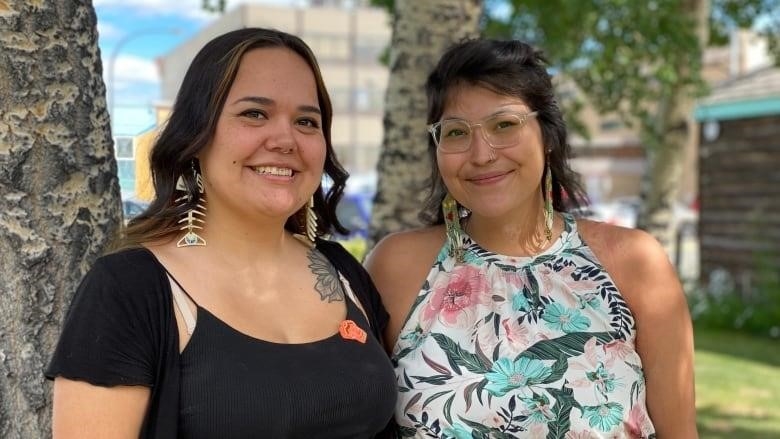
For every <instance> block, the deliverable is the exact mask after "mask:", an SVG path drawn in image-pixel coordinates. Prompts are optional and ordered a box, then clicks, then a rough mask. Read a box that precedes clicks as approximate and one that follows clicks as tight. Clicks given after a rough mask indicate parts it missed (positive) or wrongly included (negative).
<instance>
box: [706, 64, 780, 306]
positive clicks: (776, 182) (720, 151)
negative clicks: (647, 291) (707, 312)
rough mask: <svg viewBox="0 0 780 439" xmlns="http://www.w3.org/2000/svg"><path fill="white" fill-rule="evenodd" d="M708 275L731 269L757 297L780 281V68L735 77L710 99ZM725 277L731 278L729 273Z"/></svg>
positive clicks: (742, 288) (737, 282) (740, 286)
mask: <svg viewBox="0 0 780 439" xmlns="http://www.w3.org/2000/svg"><path fill="white" fill-rule="evenodd" d="M695 115H696V119H697V120H698V121H699V122H700V123H701V145H700V150H699V153H700V157H699V172H700V185H699V186H700V188H699V191H700V203H701V204H700V214H699V237H700V246H701V252H700V254H701V280H702V281H703V282H704V283H705V284H707V283H710V281H713V282H717V281H718V278H717V277H715V273H723V272H725V273H728V274H729V276H728V277H729V278H730V279H731V280H732V281H733V287H734V288H735V289H736V290H737V291H739V292H741V293H743V294H751V293H754V292H756V289H757V288H759V287H761V285H760V284H761V283H762V282H764V283H767V282H774V284H775V285H778V284H780V270H779V269H778V267H780V171H778V169H780V68H777V67H771V66H770V67H765V68H762V69H759V70H757V71H753V72H750V73H747V74H743V75H740V76H737V77H736V78H732V79H730V80H728V81H726V82H724V83H722V84H720V85H719V86H718V87H715V88H714V89H713V91H712V93H711V94H710V95H709V96H708V97H706V98H704V99H702V100H701V101H700V102H699V103H698V106H697V108H696V113H695ZM719 281H721V282H722V281H723V279H722V276H721V278H720V279H719Z"/></svg>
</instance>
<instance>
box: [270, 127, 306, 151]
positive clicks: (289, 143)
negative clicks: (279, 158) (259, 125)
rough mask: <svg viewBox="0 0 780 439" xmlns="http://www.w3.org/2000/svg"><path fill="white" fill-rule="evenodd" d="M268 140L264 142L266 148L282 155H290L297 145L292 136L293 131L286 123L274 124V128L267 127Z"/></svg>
mask: <svg viewBox="0 0 780 439" xmlns="http://www.w3.org/2000/svg"><path fill="white" fill-rule="evenodd" d="M268 130H269V132H268V138H267V139H266V141H265V145H266V148H267V149H268V150H269V151H274V152H279V153H282V154H290V153H292V152H293V151H295V148H296V147H297V146H298V144H297V143H296V141H295V136H293V129H292V127H291V126H290V124H289V123H287V122H281V121H280V123H277V124H274V126H268Z"/></svg>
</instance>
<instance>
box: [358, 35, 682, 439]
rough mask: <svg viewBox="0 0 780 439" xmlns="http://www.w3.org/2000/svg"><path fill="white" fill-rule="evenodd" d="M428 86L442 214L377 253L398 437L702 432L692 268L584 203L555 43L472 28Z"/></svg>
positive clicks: (374, 260) (436, 198)
mask: <svg viewBox="0 0 780 439" xmlns="http://www.w3.org/2000/svg"><path fill="white" fill-rule="evenodd" d="M426 89H427V94H428V109H429V111H428V122H429V123H430V125H429V132H430V134H431V137H430V142H429V144H430V151H431V155H432V158H433V164H434V166H433V170H432V171H433V174H432V184H433V187H432V191H431V196H430V203H429V204H428V206H427V208H426V209H425V210H424V211H423V215H422V217H423V218H424V219H425V220H427V221H428V223H429V224H430V227H427V228H425V229H421V230H414V231H408V232H402V233H398V234H394V235H391V236H389V237H387V238H385V239H384V240H383V241H381V242H380V243H379V244H378V245H377V246H376V248H375V249H374V250H373V252H372V253H371V254H370V255H369V257H368V259H367V261H366V265H367V267H368V269H369V272H371V274H372V277H373V279H374V281H375V283H376V285H377V287H378V289H379V290H380V293H381V294H382V296H383V302H384V304H385V306H386V307H387V309H388V311H389V312H390V314H391V318H390V323H389V325H388V327H387V330H386V333H385V340H386V342H387V343H389V344H388V345H387V348H388V350H389V351H391V355H392V360H393V364H394V366H395V370H396V378H397V383H398V388H399V399H398V404H397V405H396V411H395V420H396V422H397V424H398V431H399V433H400V435H401V436H402V437H434V436H435V437H447V438H453V437H454V438H471V437H485V438H487V437H491V438H493V437H533V438H537V437H560V438H563V437H566V438H602V437H603V438H606V437H621V438H650V437H656V436H658V437H661V438H666V437H670V438H695V437H696V436H697V433H696V423H695V409H694V390H693V367H692V365H693V361H692V357H693V353H692V350H693V348H692V346H693V341H692V331H691V322H690V317H689V314H688V310H687V306H686V303H685V298H684V295H683V291H682V288H681V286H680V282H679V281H678V279H677V277H676V275H675V272H674V270H673V268H672V266H671V264H670V263H669V260H668V258H667V256H666V253H665V252H664V250H663V248H662V247H661V246H660V245H659V244H658V242H657V241H656V240H655V239H653V238H652V237H651V236H650V235H648V234H646V233H645V232H642V231H639V230H633V229H625V228H621V227H617V226H612V225H608V224H603V223H597V222H593V221H588V220H583V219H579V218H575V216H574V215H572V213H571V212H572V211H573V210H576V208H578V207H579V206H580V205H581V203H583V202H584V200H585V197H584V194H583V191H582V189H581V187H580V185H579V184H578V182H577V179H576V176H575V174H574V173H573V172H572V170H571V169H570V167H569V164H568V162H567V160H568V157H569V154H570V148H569V146H568V144H567V140H566V127H565V124H564V121H563V117H562V114H561V111H560V109H559V107H558V104H557V101H556V99H555V96H554V90H553V86H552V83H551V79H550V75H549V74H548V73H547V70H546V66H545V60H544V58H543V56H542V54H541V53H540V52H538V51H536V50H534V49H533V48H532V47H530V46H529V45H527V44H525V43H522V42H519V41H492V40H472V41H467V42H464V43H461V44H458V45H456V46H454V47H452V48H451V49H449V50H448V51H447V52H446V53H445V54H444V55H443V57H442V59H441V60H440V62H439V63H438V65H437V66H436V68H435V69H434V71H433V72H432V73H431V75H430V76H429V78H428V82H427V85H426Z"/></svg>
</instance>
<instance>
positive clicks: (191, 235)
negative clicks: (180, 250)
mask: <svg viewBox="0 0 780 439" xmlns="http://www.w3.org/2000/svg"><path fill="white" fill-rule="evenodd" d="M192 177H193V178H194V179H195V185H196V186H197V191H198V192H197V194H192V193H191V192H190V190H189V189H188V188H187V185H186V184H184V178H183V175H180V176H179V179H178V180H176V190H177V191H182V192H184V195H182V196H180V197H179V198H177V199H176V201H175V202H176V203H179V204H180V205H182V206H188V205H189V206H192V205H193V204H194V207H191V208H190V209H188V210H187V212H186V213H185V214H184V217H183V218H182V219H180V220H179V222H178V223H179V224H181V223H184V225H183V226H182V227H181V228H180V229H179V230H186V233H185V234H184V236H182V237H181V239H179V242H177V243H176V246H177V247H193V246H205V245H206V240H205V239H203V238H202V237H201V236H200V235H198V233H197V232H196V230H203V225H204V224H205V223H206V221H204V218H205V217H206V200H205V199H204V197H203V177H202V176H201V174H200V172H198V170H197V169H195V160H193V161H192ZM196 197H197V200H196Z"/></svg>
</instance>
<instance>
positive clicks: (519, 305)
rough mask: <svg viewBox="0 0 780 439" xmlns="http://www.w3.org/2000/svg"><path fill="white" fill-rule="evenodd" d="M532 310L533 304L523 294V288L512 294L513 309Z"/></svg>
mask: <svg viewBox="0 0 780 439" xmlns="http://www.w3.org/2000/svg"><path fill="white" fill-rule="evenodd" d="M530 310H531V304H530V303H528V299H527V298H526V297H525V294H523V290H518V291H516V292H515V293H514V294H513V295H512V311H523V312H528V311H530Z"/></svg>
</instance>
